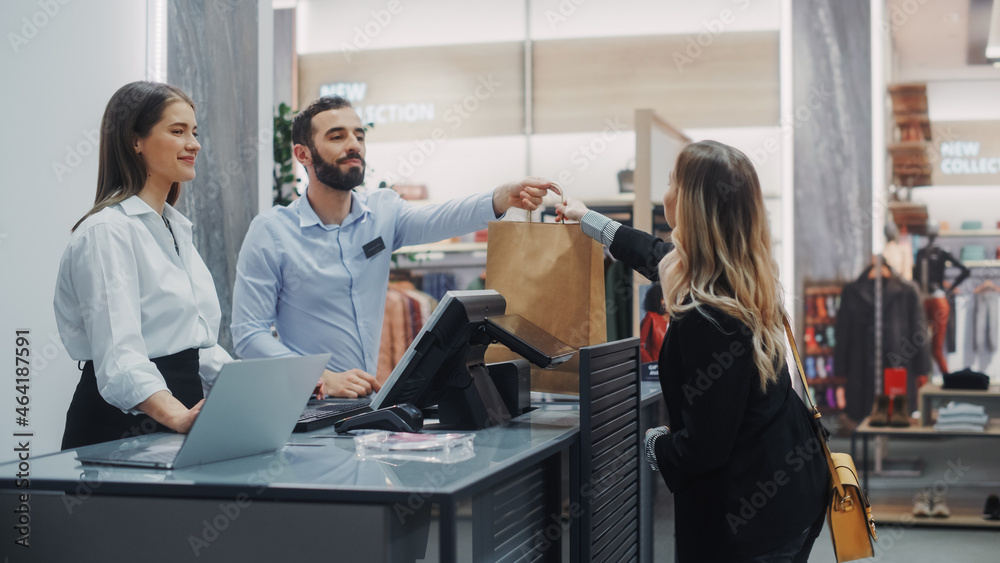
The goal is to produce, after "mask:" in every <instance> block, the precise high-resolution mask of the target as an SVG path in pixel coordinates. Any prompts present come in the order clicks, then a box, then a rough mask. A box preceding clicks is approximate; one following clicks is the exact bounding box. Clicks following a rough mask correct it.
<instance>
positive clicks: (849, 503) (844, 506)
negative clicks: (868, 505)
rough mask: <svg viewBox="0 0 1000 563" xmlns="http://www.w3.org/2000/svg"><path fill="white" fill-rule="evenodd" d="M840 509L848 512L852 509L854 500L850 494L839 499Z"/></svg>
mask: <svg viewBox="0 0 1000 563" xmlns="http://www.w3.org/2000/svg"><path fill="white" fill-rule="evenodd" d="M840 510H842V511H844V512H850V511H852V510H854V501H853V500H852V499H851V495H847V496H845V497H844V498H842V499H840Z"/></svg>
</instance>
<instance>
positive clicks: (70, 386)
mask: <svg viewBox="0 0 1000 563" xmlns="http://www.w3.org/2000/svg"><path fill="white" fill-rule="evenodd" d="M53 4H56V5H57V6H58V7H59V11H58V12H56V13H54V14H53V15H48V14H46V13H45V12H44V11H43V10H42V9H41V8H40V7H39V3H38V2H36V1H34V0H13V1H5V2H2V3H0V21H2V22H4V23H3V31H4V32H5V33H4V35H5V36H7V33H8V32H13V33H17V34H18V35H23V36H24V37H25V38H26V39H27V43H26V44H20V45H18V46H17V48H16V49H15V48H14V47H13V46H12V45H11V44H10V41H9V36H7V37H8V40H7V41H4V44H3V45H2V46H0V68H2V69H3V70H4V87H3V88H2V89H0V99H2V107H4V108H6V110H7V111H6V112H5V127H6V131H7V133H6V134H4V135H2V136H0V143H2V144H0V158H2V159H3V170H4V181H3V184H2V187H0V190H2V193H3V199H4V205H2V206H0V263H2V264H3V267H2V268H0V289H2V292H3V299H2V301H0V335H2V337H3V340H4V345H3V346H0V350H2V351H3V352H2V355H0V361H3V362H4V364H5V365H8V366H12V365H13V364H14V355H13V354H14V331H15V330H17V329H30V330H31V339H30V342H31V356H32V358H33V365H32V368H33V369H32V376H31V390H30V395H29V396H30V397H31V402H30V404H29V406H30V410H29V422H30V425H29V426H28V427H27V430H28V431H33V432H34V437H33V438H32V442H31V454H32V455H39V454H42V453H47V452H50V451H54V450H58V449H59V444H60V441H61V440H62V432H63V424H64V420H65V414H66V409H67V407H69V402H70V398H71V397H72V393H73V391H74V389H75V387H76V384H77V382H78V381H79V379H80V372H79V371H77V368H76V362H74V361H73V360H71V359H70V358H69V356H68V355H67V354H66V352H65V350H64V348H63V346H62V343H61V341H60V339H59V335H58V332H57V330H56V324H55V317H54V314H53V312H52V296H53V294H54V290H55V279H56V272H57V271H58V267H59V258H60V257H61V255H62V252H63V250H64V248H65V246H66V242H67V241H68V240H69V235H70V228H71V227H72V226H73V224H74V223H75V222H76V221H77V220H78V219H79V218H80V217H81V216H82V215H83V214H84V213H86V211H87V210H88V209H89V208H90V206H91V205H92V204H93V199H94V193H95V189H96V185H97V138H96V137H94V136H92V132H96V131H97V129H98V127H99V126H100V120H101V115H102V114H103V112H104V106H105V105H106V104H107V102H108V99H110V98H111V94H113V93H114V92H115V90H117V89H118V88H119V87H121V86H122V85H124V84H126V83H128V82H131V81H133V80H141V79H143V78H144V73H145V67H146V57H145V51H146V43H145V40H146V3H145V2H136V1H135V0H106V1H103V2H99V3H84V2H67V1H66V0H62V1H61V2H59V3H56V2H53ZM62 4H65V5H62ZM22 18H27V19H28V21H29V22H31V21H34V22H36V23H35V24H32V25H36V26H37V27H36V29H35V30H34V33H32V28H31V27H29V26H26V25H25V23H24V20H23V19H22ZM37 24H44V25H37ZM24 32H27V33H24ZM29 35H32V37H30V38H28V36H29ZM55 164H62V165H65V166H66V167H67V170H68V171H67V170H63V171H62V173H61V174H60V173H57V172H54V171H53V166H54V165H55ZM5 373H6V374H7V375H8V376H7V377H4V378H3V383H2V384H3V385H4V388H3V389H2V391H0V396H2V397H3V398H4V399H3V401H2V402H0V406H2V408H0V413H2V414H0V460H7V459H10V458H11V457H13V447H14V440H13V437H12V433H13V432H17V431H20V430H21V428H20V427H18V426H17V425H16V424H15V412H14V407H15V405H14V402H13V400H12V397H13V396H14V394H15V390H14V380H13V377H10V375H11V370H10V369H7V370H5Z"/></svg>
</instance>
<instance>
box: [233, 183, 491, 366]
mask: <svg viewBox="0 0 1000 563" xmlns="http://www.w3.org/2000/svg"><path fill="white" fill-rule="evenodd" d="M351 197H352V200H351V212H350V213H349V214H348V215H347V217H346V218H345V219H344V221H343V223H342V224H341V225H325V224H323V222H322V221H321V220H320V218H319V216H317V215H316V212H315V211H314V210H313V209H312V207H311V206H310V205H309V200H308V199H307V198H306V197H305V196H304V195H303V196H302V197H300V198H299V199H297V200H295V201H294V202H292V203H291V204H290V205H288V206H287V207H274V208H272V209H269V210H267V211H265V212H264V213H261V214H260V215H258V216H257V217H256V218H254V220H253V222H251V223H250V229H249V231H247V236H246V239H245V240H244V241H243V247H242V249H241V250H240V256H239V261H238V262H237V264H236V286H235V288H234V290H233V319H232V333H233V341H234V342H235V345H236V353H237V354H238V355H239V356H241V357H243V358H265V357H274V356H287V355H292V354H297V355H298V354H301V355H305V354H320V353H325V352H330V353H332V354H333V355H332V356H331V358H330V362H329V364H327V368H329V369H330V370H332V371H336V372H342V371H347V370H349V369H355V368H356V369H363V370H364V371H366V372H368V373H370V374H372V375H374V374H375V371H376V369H377V367H378V353H379V344H380V343H381V335H382V317H383V315H384V312H385V296H386V292H387V290H388V281H389V267H390V264H391V256H392V252H393V251H394V250H396V249H398V248H400V247H402V246H408V245H412V244H425V243H430V242H435V241H439V240H442V239H446V238H450V237H453V236H458V235H461V234H464V233H469V232H472V231H477V230H479V229H484V228H486V226H487V224H488V223H489V222H490V221H493V220H495V219H496V215H495V214H494V212H493V192H492V191H489V192H485V193H482V194H477V195H473V196H468V197H465V198H458V199H454V200H451V201H448V202H445V203H441V204H437V205H427V206H415V205H412V204H410V203H409V202H406V201H404V200H402V199H401V198H400V197H399V194H397V193H396V192H394V191H392V190H388V189H379V190H373V191H370V192H353V193H352V196H351ZM379 237H381V238H382V241H383V243H384V244H385V248H384V249H383V250H381V251H379V252H378V253H377V254H374V255H372V256H370V257H369V256H366V253H365V250H364V247H365V245H367V244H369V243H370V242H372V241H374V240H376V239H378V238H379ZM272 324H274V326H275V328H276V329H277V331H278V335H279V338H280V340H276V339H275V338H274V337H273V336H272V335H271V325H272Z"/></svg>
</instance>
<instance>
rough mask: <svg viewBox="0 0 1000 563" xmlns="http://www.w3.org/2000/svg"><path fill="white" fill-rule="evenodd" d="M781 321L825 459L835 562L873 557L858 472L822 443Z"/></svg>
mask: <svg viewBox="0 0 1000 563" xmlns="http://www.w3.org/2000/svg"><path fill="white" fill-rule="evenodd" d="M784 321H785V334H787V335H788V342H789V343H790V344H791V346H792V354H794V355H795V364H796V366H797V367H798V370H799V376H800V377H801V378H802V385H803V386H804V387H805V396H806V401H807V402H808V404H809V408H810V409H811V410H812V415H813V429H814V430H815V431H816V436H817V438H818V439H819V443H820V444H822V446H823V455H824V456H826V461H827V464H828V465H829V466H830V486H831V488H832V489H833V492H832V495H831V498H830V506H829V508H827V511H826V521H827V524H829V525H830V536H831V537H832V538H833V551H834V552H835V553H836V555H837V562H838V563H840V562H842V561H855V560H857V559H865V558H867V557H873V556H874V555H875V546H874V543H873V542H877V541H878V534H877V533H876V531H875V520H874V519H873V518H872V506H871V504H870V503H869V502H868V496H867V495H865V492H864V490H862V489H861V483H860V481H859V480H858V471H857V469H855V467H854V460H853V459H851V456H850V455H848V454H834V453H830V447H829V446H828V445H827V443H826V438H827V432H826V430H824V429H823V425H822V424H821V423H820V418H821V416H820V414H819V410H818V409H817V408H816V405H815V403H813V401H812V396H811V395H810V394H809V381H808V380H806V375H805V373H806V371H805V370H804V369H803V368H802V360H801V359H800V358H799V350H798V347H797V346H796V345H795V337H794V336H792V327H791V326H789V324H788V319H787V318H785V319H784Z"/></svg>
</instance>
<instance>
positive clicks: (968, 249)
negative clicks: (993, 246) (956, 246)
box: [961, 244, 986, 262]
mask: <svg viewBox="0 0 1000 563" xmlns="http://www.w3.org/2000/svg"><path fill="white" fill-rule="evenodd" d="M961 260H962V262H969V261H972V260H986V247H985V246H980V245H978V244H972V245H969V246H963V247H962V255H961Z"/></svg>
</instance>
